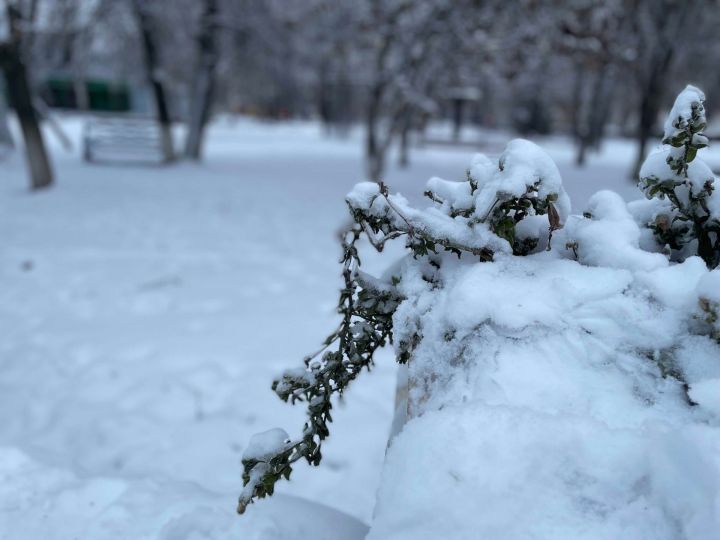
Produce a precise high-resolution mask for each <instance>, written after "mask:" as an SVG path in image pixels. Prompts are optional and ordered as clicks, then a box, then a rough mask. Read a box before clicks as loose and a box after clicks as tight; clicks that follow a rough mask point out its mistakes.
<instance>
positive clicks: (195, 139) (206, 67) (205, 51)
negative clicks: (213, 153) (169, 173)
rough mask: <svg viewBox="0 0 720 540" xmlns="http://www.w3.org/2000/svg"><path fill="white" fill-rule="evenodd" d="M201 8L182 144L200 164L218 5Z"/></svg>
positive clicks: (212, 1)
mask: <svg viewBox="0 0 720 540" xmlns="http://www.w3.org/2000/svg"><path fill="white" fill-rule="evenodd" d="M203 8H204V10H203V14H202V17H201V20H200V29H199V31H198V35H197V51H198V63H197V64H198V66H197V70H196V75H195V80H194V84H193V88H192V94H191V102H190V122H189V126H188V135H187V141H186V144H185V156H186V157H188V158H190V159H195V160H199V159H200V156H201V155H202V143H203V138H204V134H205V126H206V124H207V122H208V119H209V117H210V109H211V107H212V102H213V97H214V94H215V66H216V64H217V57H218V50H217V42H216V39H215V33H216V32H217V30H218V26H217V24H216V20H217V17H218V6H217V1H216V0H204V4H203Z"/></svg>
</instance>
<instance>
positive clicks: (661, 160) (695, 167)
mask: <svg viewBox="0 0 720 540" xmlns="http://www.w3.org/2000/svg"><path fill="white" fill-rule="evenodd" d="M668 148H669V147H662V148H660V149H656V150H654V151H652V152H650V154H649V155H648V157H647V159H646V160H645V162H644V163H643V165H642V167H641V168H640V178H652V177H655V178H659V179H660V180H665V179H671V180H676V181H678V182H681V181H686V180H687V181H688V182H690V184H691V185H692V186H693V189H694V190H695V191H696V192H698V191H700V190H702V189H703V186H704V185H705V183H706V182H708V181H709V182H713V181H714V180H715V176H714V175H713V172H712V170H711V169H710V167H708V165H707V164H706V163H705V162H704V161H703V160H702V159H699V158H695V159H694V160H693V161H691V162H690V163H689V164H688V170H687V174H688V176H687V179H686V178H685V177H681V176H679V175H678V174H677V173H676V172H675V171H673V170H672V169H671V168H670V165H669V164H668V162H667V156H668V152H669V149H668ZM711 198H712V197H711Z"/></svg>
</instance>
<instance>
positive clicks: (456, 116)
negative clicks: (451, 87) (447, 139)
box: [452, 98, 465, 142]
mask: <svg viewBox="0 0 720 540" xmlns="http://www.w3.org/2000/svg"><path fill="white" fill-rule="evenodd" d="M464 104H465V100H464V99H463V98H455V99H453V100H452V105H453V135H452V138H453V141H455V142H457V141H459V140H460V134H461V133H462V124H463V105H464Z"/></svg>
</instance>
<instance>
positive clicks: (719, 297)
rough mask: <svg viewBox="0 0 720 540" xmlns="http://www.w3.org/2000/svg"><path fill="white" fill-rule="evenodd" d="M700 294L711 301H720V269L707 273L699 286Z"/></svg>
mask: <svg viewBox="0 0 720 540" xmlns="http://www.w3.org/2000/svg"><path fill="white" fill-rule="evenodd" d="M697 291H698V295H699V296H700V297H701V298H706V299H707V300H709V301H711V302H720V270H713V271H712V272H708V273H707V274H705V275H704V276H703V277H702V279H701V280H700V282H699V283H698V287H697Z"/></svg>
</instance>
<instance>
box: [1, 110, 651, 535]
mask: <svg viewBox="0 0 720 540" xmlns="http://www.w3.org/2000/svg"><path fill="white" fill-rule="evenodd" d="M62 124H63V125H64V126H65V129H67V130H68V132H69V133H70V134H71V135H72V136H73V138H74V139H75V140H76V141H78V145H79V136H80V126H81V121H80V119H78V118H72V117H70V118H64V119H62ZM540 143H541V144H542V145H543V146H544V147H545V148H546V149H547V150H548V151H549V153H550V154H551V156H552V157H553V158H554V159H555V160H556V161H557V163H558V165H559V167H560V170H561V172H562V174H563V180H564V184H565V187H566V189H567V191H568V193H569V194H570V197H571V199H572V200H573V201H574V202H575V203H576V207H575V208H574V211H575V212H578V211H582V208H578V207H577V202H578V201H587V199H588V198H589V196H590V194H592V193H594V192H595V191H597V190H600V189H605V188H610V189H613V190H616V191H618V192H619V193H620V194H621V195H622V196H624V197H626V198H638V197H640V195H641V194H640V193H639V191H638V190H637V188H636V187H635V186H634V184H633V183H632V182H631V181H630V180H629V179H628V177H627V171H628V170H629V168H630V164H631V162H632V159H633V157H634V155H633V154H634V146H632V144H630V143H628V142H626V141H620V140H618V141H610V142H608V143H607V144H606V145H605V147H604V150H603V152H602V154H601V155H599V156H591V157H590V163H589V166H588V167H587V168H586V169H577V168H575V167H574V166H573V165H572V161H573V158H574V152H573V148H572V146H571V145H569V144H568V142H567V141H565V140H563V139H549V140H545V141H540ZM51 147H52V154H53V161H54V164H55V168H56V171H57V185H56V186H55V187H54V188H53V189H51V190H48V191H45V192H42V193H34V194H31V193H29V192H28V191H27V189H26V179H25V171H24V164H23V162H22V156H21V155H20V154H18V153H15V154H11V155H10V156H9V157H7V158H5V159H4V160H3V161H0V328H1V329H2V333H1V334H0V540H16V539H22V540H36V539H37V540H40V539H42V540H51V539H57V540H61V539H62V540H66V539H69V538H77V539H83V540H84V539H88V540H90V539H93V540H94V539H103V540H115V539H126V538H133V539H139V538H147V539H154V538H164V539H177V540H179V539H193V538H224V537H226V536H224V535H226V534H228V535H229V533H230V531H232V532H233V533H234V534H235V537H238V538H240V537H242V538H244V539H245V538H285V537H286V536H283V534H285V533H284V532H283V529H282V527H281V525H280V524H281V522H282V519H280V518H279V517H278V516H281V517H282V518H283V519H285V520H286V524H287V523H292V524H294V525H293V526H295V525H296V526H297V527H302V526H303V524H302V523H299V522H298V520H302V519H303V516H304V515H305V516H306V515H307V511H306V510H307V508H306V506H303V505H304V504H305V503H303V502H302V501H298V500H297V499H294V498H290V497H287V498H279V499H278V500H277V501H273V502H272V503H269V504H268V503H267V501H261V502H260V503H259V504H258V505H256V506H254V507H252V508H250V509H249V510H248V512H247V515H246V516H243V517H237V516H235V514H234V509H235V502H236V497H237V495H238V493H239V491H240V489H241V480H240V473H241V465H240V456H241V454H242V450H243V447H244V446H245V444H246V443H247V441H248V440H249V438H250V436H251V435H252V434H253V433H256V432H258V431H263V430H266V429H269V428H272V427H276V426H280V427H283V428H284V429H286V431H288V432H289V433H291V434H293V435H297V434H298V433H299V430H300V428H301V427H302V423H303V420H304V413H303V408H302V407H301V406H297V407H291V406H289V405H286V404H284V403H282V402H281V401H280V400H278V399H277V397H276V396H275V395H274V394H273V393H272V392H271V390H270V382H271V380H272V378H273V376H274V375H276V374H277V373H278V372H279V371H281V370H282V369H284V368H287V367H292V366H294V365H298V364H299V362H300V361H301V358H302V356H303V355H304V354H305V353H306V352H309V351H312V350H314V349H315V348H316V347H317V345H318V344H319V343H320V341H321V340H322V339H323V338H324V337H325V335H326V333H328V331H329V330H331V328H332V325H333V321H334V317H335V314H334V306H335V302H336V290H337V288H338V287H339V285H340V280H339V276H338V269H339V266H338V264H337V261H336V259H337V257H338V255H339V249H338V247H337V245H336V241H335V233H336V231H337V230H338V229H339V227H340V226H341V224H342V222H343V221H344V220H345V215H346V208H345V204H344V203H343V196H344V195H345V193H347V192H348V191H349V190H350V188H351V187H352V185H353V184H354V183H355V182H357V181H359V180H362V179H363V176H362V172H361V171H362V167H361V154H360V137H359V134H354V135H353V136H351V137H350V138H349V139H347V140H338V139H328V138H325V137H324V136H323V134H322V131H321V130H320V129H319V127H318V126H316V125H314V124H311V123H285V124H265V123H259V122H254V121H250V120H244V119H243V120H237V121H232V120H228V119H224V120H222V121H220V122H218V123H216V124H215V125H213V127H212V129H211V130H210V134H209V142H208V149H207V156H206V160H205V162H204V163H202V164H199V165H197V164H189V163H178V164H176V165H173V166H169V167H145V168H143V167H136V166H133V167H117V166H115V167H109V166H99V165H88V164H85V163H83V162H82V160H81V159H80V158H79V154H80V151H79V149H78V148H76V150H75V151H74V152H72V153H65V152H63V151H62V150H61V149H60V148H59V147H57V145H56V144H55V143H54V141H52V139H51ZM489 151H491V152H492V151H493V150H492V149H490V150H489ZM472 153H473V151H472V150H471V149H469V148H466V147H464V148H452V147H427V148H423V149H419V150H417V151H415V152H414V154H413V156H412V157H413V160H412V165H411V167H410V168H409V169H406V170H398V169H396V168H394V167H392V168H391V169H390V170H389V172H388V173H387V176H386V178H385V180H386V181H387V182H388V183H389V184H390V185H391V186H392V187H393V189H394V190H395V191H400V192H403V193H407V194H411V193H413V194H414V193H420V192H421V191H422V186H424V184H425V181H426V180H427V178H428V177H430V176H435V175H437V176H440V177H444V178H447V179H461V178H463V176H464V170H465V168H466V167H467V166H468V164H469V162H470V158H471V155H472ZM377 264H379V263H378V261H377V260H376V259H374V258H373V257H372V256H371V255H369V256H368V266H369V268H370V269H371V270H372V269H373V268H374V267H376V265H377ZM378 360H379V361H378V363H377V367H376V369H375V370H373V372H372V373H370V374H369V375H367V374H366V375H365V376H363V377H361V378H360V379H359V380H358V381H357V383H356V384H354V386H353V388H352V389H351V391H350V392H349V393H348V394H347V395H346V399H345V401H346V403H343V404H340V405H339V406H338V407H337V410H336V411H335V414H334V415H333V416H334V420H335V422H334V424H333V426H332V436H331V437H330V439H329V440H328V441H327V443H326V445H325V446H324V452H323V454H324V459H323V462H322V464H321V465H320V467H319V468H318V469H310V468H309V467H307V466H305V465H300V466H298V467H297V470H296V472H295V473H294V474H293V479H292V481H291V482H284V483H282V484H281V485H280V487H279V492H280V493H282V494H284V495H287V496H294V497H302V498H305V499H308V500H310V501H314V502H318V503H323V504H325V505H327V506H330V507H332V508H335V509H337V510H340V511H342V512H345V513H346V514H349V515H351V516H353V517H355V518H357V519H359V520H362V521H364V522H365V523H367V522H369V520H370V517H371V515H372V511H373V503H374V500H375V492H376V489H377V487H378V485H379V475H380V469H381V466H382V462H383V459H384V452H385V444H386V440H387V435H388V430H389V427H390V422H391V416H392V409H393V393H394V385H395V366H394V362H393V360H392V356H391V354H390V353H389V352H385V353H384V354H383V355H382V356H381V357H380V358H379V359H378ZM261 507H263V508H264V510H260V508H261ZM315 511H318V510H317V509H316V510H315ZM326 512H330V511H329V510H327V511H326ZM326 516H330V514H326ZM332 516H333V517H332V519H331V518H329V517H328V519H324V520H321V521H322V522H324V523H326V530H325V532H324V533H323V532H322V531H321V532H317V531H316V533H317V534H318V535H321V534H327V535H328V536H327V537H328V538H333V537H334V536H333V532H332V531H333V530H335V531H337V528H334V527H339V525H338V523H340V522H342V523H344V525H343V526H344V527H345V528H346V530H350V529H349V528H348V527H353V526H354V527H356V528H355V530H354V531H355V533H354V534H355V535H356V537H361V536H362V531H363V530H364V529H362V527H361V526H360V525H357V524H355V525H348V523H349V521H348V519H349V518H345V517H343V516H341V515H338V514H332ZM333 520H335V521H333ZM306 521H307V520H306ZM305 526H306V527H311V526H315V527H317V524H316V523H315V525H312V524H308V523H305ZM305 530H310V529H307V528H306V529H305ZM348 534H349V533H348ZM319 537H321V536H319Z"/></svg>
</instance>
